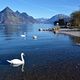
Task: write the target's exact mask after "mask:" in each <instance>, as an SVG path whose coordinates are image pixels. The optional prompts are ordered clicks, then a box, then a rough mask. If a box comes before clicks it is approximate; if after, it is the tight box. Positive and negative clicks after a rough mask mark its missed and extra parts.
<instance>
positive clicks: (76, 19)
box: [70, 11, 80, 27]
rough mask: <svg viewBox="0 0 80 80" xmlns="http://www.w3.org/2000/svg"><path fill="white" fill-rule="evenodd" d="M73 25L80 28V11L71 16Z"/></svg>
mask: <svg viewBox="0 0 80 80" xmlns="http://www.w3.org/2000/svg"><path fill="white" fill-rule="evenodd" d="M70 22H71V25H72V26H74V27H80V11H75V12H73V13H72V14H71V21H70Z"/></svg>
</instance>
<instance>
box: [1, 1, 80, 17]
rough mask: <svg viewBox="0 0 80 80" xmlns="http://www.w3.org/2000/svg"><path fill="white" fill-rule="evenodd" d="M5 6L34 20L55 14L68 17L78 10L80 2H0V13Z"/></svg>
mask: <svg viewBox="0 0 80 80" xmlns="http://www.w3.org/2000/svg"><path fill="white" fill-rule="evenodd" d="M7 6H8V7H10V8H11V9H12V10H14V11H16V10H18V11H19V12H26V13H27V14H28V15H30V16H33V17H34V18H50V17H52V16H54V15H56V14H65V15H70V14H71V13H72V12H73V11H76V10H79V9H80V0H0V11H1V10H3V9H4V8H5V7H7Z"/></svg>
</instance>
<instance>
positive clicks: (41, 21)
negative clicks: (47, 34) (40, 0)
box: [36, 18, 48, 23]
mask: <svg viewBox="0 0 80 80" xmlns="http://www.w3.org/2000/svg"><path fill="white" fill-rule="evenodd" d="M36 20H37V22H38V23H45V21H47V20H48V18H37V19H36Z"/></svg>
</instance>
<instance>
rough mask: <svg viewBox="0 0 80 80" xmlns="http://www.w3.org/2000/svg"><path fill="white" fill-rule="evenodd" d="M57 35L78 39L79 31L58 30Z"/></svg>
mask: <svg viewBox="0 0 80 80" xmlns="http://www.w3.org/2000/svg"><path fill="white" fill-rule="evenodd" d="M57 33H58V34H66V35H71V36H76V37H80V29H60V31H59V32H57Z"/></svg>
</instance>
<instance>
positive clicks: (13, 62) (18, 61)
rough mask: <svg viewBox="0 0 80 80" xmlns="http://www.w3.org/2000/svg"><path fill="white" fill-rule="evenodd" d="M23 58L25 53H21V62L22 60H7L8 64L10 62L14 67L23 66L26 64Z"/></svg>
mask: <svg viewBox="0 0 80 80" xmlns="http://www.w3.org/2000/svg"><path fill="white" fill-rule="evenodd" d="M23 56H24V53H21V60H20V59H12V60H7V62H9V63H10V64H12V65H21V64H24V63H25V61H24V58H23Z"/></svg>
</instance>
